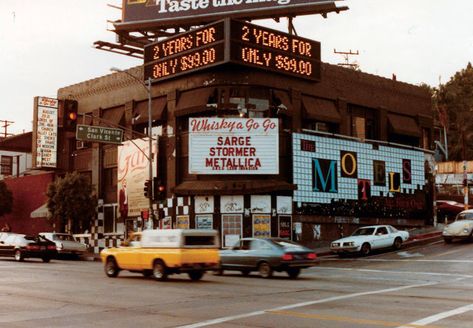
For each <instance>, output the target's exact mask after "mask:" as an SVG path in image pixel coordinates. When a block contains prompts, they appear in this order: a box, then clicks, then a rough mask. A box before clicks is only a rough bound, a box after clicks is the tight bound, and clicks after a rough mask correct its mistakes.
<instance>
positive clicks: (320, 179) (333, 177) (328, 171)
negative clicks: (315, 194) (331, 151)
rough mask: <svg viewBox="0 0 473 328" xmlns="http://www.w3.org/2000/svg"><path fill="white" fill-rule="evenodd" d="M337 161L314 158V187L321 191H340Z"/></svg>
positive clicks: (314, 189) (315, 189)
mask: <svg viewBox="0 0 473 328" xmlns="http://www.w3.org/2000/svg"><path fill="white" fill-rule="evenodd" d="M337 183H338V182H337V161H333V160H328V159H318V158H314V159H313V160H312V189H313V191H320V192H338V184H337Z"/></svg>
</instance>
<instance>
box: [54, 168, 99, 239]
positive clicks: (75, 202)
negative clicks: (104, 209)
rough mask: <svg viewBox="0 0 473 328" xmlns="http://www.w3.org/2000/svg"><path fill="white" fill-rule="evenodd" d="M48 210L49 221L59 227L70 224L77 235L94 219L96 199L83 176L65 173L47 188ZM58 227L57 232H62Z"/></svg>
mask: <svg viewBox="0 0 473 328" xmlns="http://www.w3.org/2000/svg"><path fill="white" fill-rule="evenodd" d="M46 195H47V196H48V204H47V205H48V209H49V212H50V213H51V219H53V220H55V221H56V222H58V223H59V224H60V225H61V227H62V226H64V225H66V224H67V221H68V220H71V222H72V232H74V233H78V232H83V230H85V229H88V228H89V227H90V224H91V221H92V220H93V219H94V218H95V213H96V207H97V197H96V196H95V195H94V191H93V188H92V186H91V184H90V183H89V181H88V179H87V178H86V177H85V176H82V175H80V174H79V173H77V172H73V173H67V174H66V175H65V176H64V178H58V179H56V180H55V181H54V182H52V183H50V184H49V186H48V191H47V193H46ZM61 227H59V230H62V229H61Z"/></svg>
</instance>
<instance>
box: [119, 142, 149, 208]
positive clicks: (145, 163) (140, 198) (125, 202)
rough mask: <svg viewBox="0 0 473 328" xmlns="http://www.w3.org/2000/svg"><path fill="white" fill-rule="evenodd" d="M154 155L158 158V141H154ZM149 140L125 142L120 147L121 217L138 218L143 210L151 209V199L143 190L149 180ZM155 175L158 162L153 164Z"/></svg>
mask: <svg viewBox="0 0 473 328" xmlns="http://www.w3.org/2000/svg"><path fill="white" fill-rule="evenodd" d="M152 146H153V150H152V152H153V154H154V156H153V157H154V158H157V150H156V149H157V148H156V141H153V145H152ZM148 147H149V142H148V138H143V139H135V140H133V142H132V141H125V142H124V143H123V145H122V146H118V170H117V172H118V176H117V193H118V195H117V199H118V206H119V208H118V210H119V212H120V215H121V217H127V216H138V215H140V214H141V210H144V209H148V208H149V199H148V198H146V197H145V196H144V192H143V188H144V184H145V181H146V180H149V160H148V159H147V158H146V156H145V154H148V149H149V148H148ZM152 172H153V175H154V176H156V161H154V162H153V170H152Z"/></svg>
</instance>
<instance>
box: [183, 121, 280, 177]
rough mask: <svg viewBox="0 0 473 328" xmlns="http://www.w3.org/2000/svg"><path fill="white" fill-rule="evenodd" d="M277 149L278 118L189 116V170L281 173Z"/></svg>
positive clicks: (224, 172)
mask: <svg viewBox="0 0 473 328" xmlns="http://www.w3.org/2000/svg"><path fill="white" fill-rule="evenodd" d="M275 150H279V126H278V120H277V119H271V118H250V119H246V118H218V117H199V118H197V117H195V118H190V119H189V173H190V174H279V151H275Z"/></svg>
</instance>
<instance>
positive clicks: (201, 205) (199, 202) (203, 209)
mask: <svg viewBox="0 0 473 328" xmlns="http://www.w3.org/2000/svg"><path fill="white" fill-rule="evenodd" d="M194 212H195V213H196V214H198V213H213V212H214V197H213V196H195V197H194Z"/></svg>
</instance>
